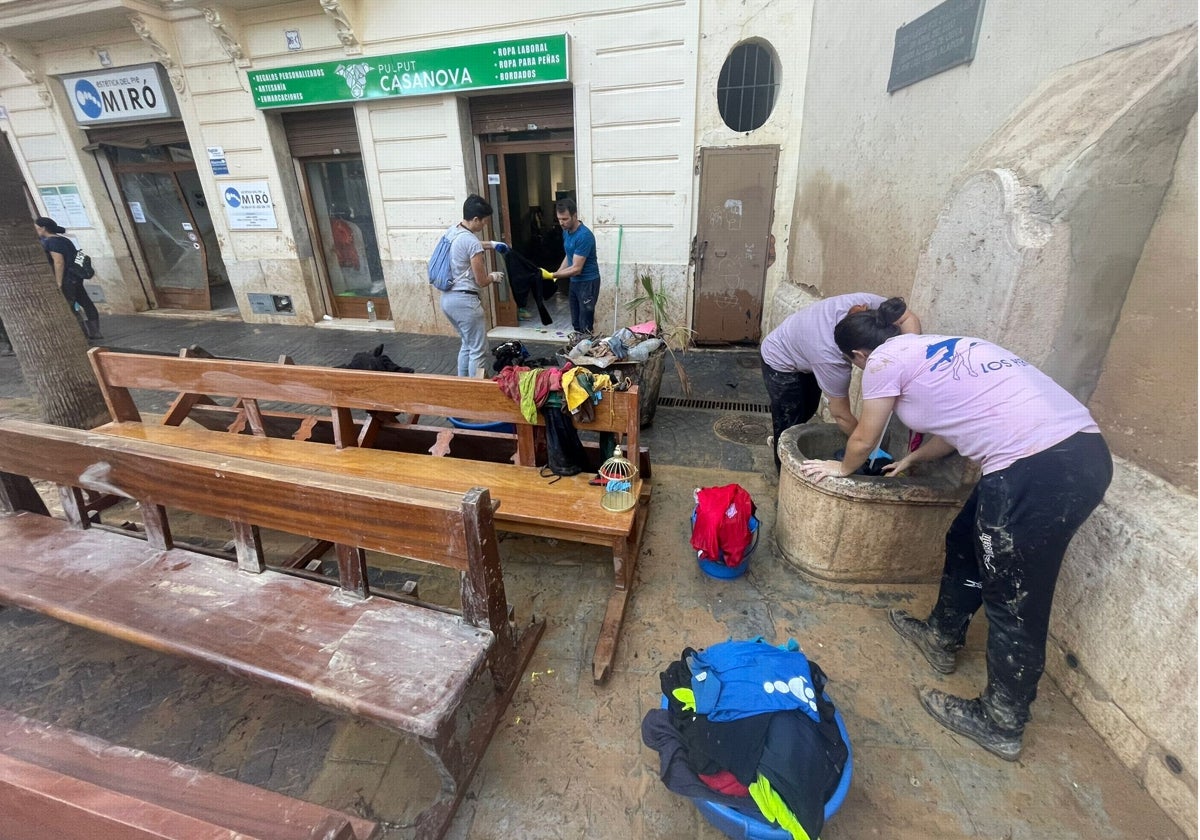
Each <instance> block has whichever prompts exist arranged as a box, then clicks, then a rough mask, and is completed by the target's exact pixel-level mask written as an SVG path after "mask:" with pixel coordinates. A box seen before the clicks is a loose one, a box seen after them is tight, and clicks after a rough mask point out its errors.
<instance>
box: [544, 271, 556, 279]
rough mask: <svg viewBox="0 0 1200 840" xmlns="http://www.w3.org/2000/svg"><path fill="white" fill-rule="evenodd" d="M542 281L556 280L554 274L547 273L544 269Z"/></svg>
mask: <svg viewBox="0 0 1200 840" xmlns="http://www.w3.org/2000/svg"><path fill="white" fill-rule="evenodd" d="M542 279H543V280H553V279H554V274H553V272H550V271H547V270H546V269H544V268H543V269H542Z"/></svg>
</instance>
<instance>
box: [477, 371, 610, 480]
mask: <svg viewBox="0 0 1200 840" xmlns="http://www.w3.org/2000/svg"><path fill="white" fill-rule="evenodd" d="M493 381H494V382H495V383H496V385H497V386H498V387H499V388H500V390H501V391H503V392H504V393H505V394H506V395H507V396H508V397H509V398H510V399H511V400H512V401H513V402H515V403H516V404H517V405H519V406H520V407H521V414H522V415H523V416H524V417H525V419H526V420H528V421H529V422H530V423H536V422H537V419H538V412H541V414H542V419H543V421H544V422H545V424H546V458H547V461H546V464H545V465H544V467H543V472H544V473H545V474H548V475H547V477H549V476H551V475H553V476H565V475H577V474H578V473H581V472H585V471H590V470H591V469H592V465H591V461H590V459H589V458H588V456H587V453H586V452H585V451H584V448H583V443H582V442H581V441H580V440H579V433H578V432H577V431H576V430H575V422H574V418H576V417H578V418H579V419H580V420H581V421H582V422H590V421H591V420H593V419H594V418H595V416H596V405H597V404H598V403H599V402H600V400H601V399H603V397H604V393H605V392H606V391H611V390H613V387H614V386H613V382H612V379H611V378H610V377H609V376H608V374H604V373H592V372H591V371H589V370H586V369H585V368H581V367H576V366H574V365H570V364H568V365H566V366H565V367H563V368H557V367H547V368H528V367H525V366H524V365H509V366H508V367H505V368H504V369H503V370H501V371H500V372H499V373H498V374H496V378H495V379H494V380H493ZM607 437H608V439H607V440H602V441H601V456H602V458H607V457H608V456H609V455H611V454H612V451H613V447H614V445H615V440H614V439H612V436H611V435H609V436H607Z"/></svg>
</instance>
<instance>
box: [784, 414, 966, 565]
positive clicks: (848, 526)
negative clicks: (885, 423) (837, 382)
mask: <svg viewBox="0 0 1200 840" xmlns="http://www.w3.org/2000/svg"><path fill="white" fill-rule="evenodd" d="M845 445H846V436H845V435H844V434H843V433H842V432H841V430H840V429H838V427H837V426H835V425H833V424H831V423H805V424H802V425H799V426H793V427H792V428H790V429H788V430H786V431H785V432H784V433H783V434H782V435H780V439H779V459H780V461H781V462H782V467H781V469H780V472H779V494H778V509H777V511H776V519H775V538H776V542H777V543H778V545H779V549H780V552H781V553H782V555H783V557H784V558H785V559H786V560H787V561H788V562H790V563H792V564H793V565H795V566H796V567H797V568H798V569H800V570H801V571H803V572H805V573H807V574H810V575H813V576H814V577H818V578H822V579H824V580H831V581H841V582H846V583H919V582H923V583H932V582H935V581H937V580H938V578H939V577H940V576H941V573H942V565H943V560H944V558H945V535H946V529H947V528H948V527H949V526H950V522H951V521H952V520H953V519H954V517H955V516H956V515H957V514H958V511H959V509H960V508H961V507H962V504H963V502H965V501H966V499H967V496H968V495H970V492H971V489H972V487H973V486H974V483H975V480H976V471H975V469H974V467H973V466H972V465H971V464H970V462H969V461H967V460H966V459H964V458H962V457H961V456H959V455H951V456H950V457H949V458H945V459H943V460H940V461H935V462H931V463H926V464H920V465H918V466H917V467H915V468H914V469H913V470H912V471H911V473H910V474H908V475H906V476H904V477H902V478H891V477H886V476H878V477H873V476H857V475H856V476H850V477H848V478H825V479H824V480H822V481H820V482H815V481H813V480H811V479H809V478H806V477H805V476H803V475H801V474H800V464H801V462H803V461H805V460H808V459H810V458H826V459H828V458H832V457H833V453H834V452H835V451H837V450H838V449H841V448H842V447H844V446H845ZM883 448H884V449H885V450H887V451H888V452H889V453H891V454H892V455H893V456H895V457H896V458H897V460H898V459H899V458H900V457H901V455H902V454H903V453H904V452H906V451H907V448H908V430H907V429H904V428H903V427H901V426H900V424H898V423H895V422H893V424H892V427H891V429H890V434H889V437H888V438H887V439H886V440H885V441H884V446H883Z"/></svg>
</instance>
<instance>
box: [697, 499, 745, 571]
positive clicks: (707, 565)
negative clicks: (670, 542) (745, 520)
mask: <svg viewBox="0 0 1200 840" xmlns="http://www.w3.org/2000/svg"><path fill="white" fill-rule="evenodd" d="M695 526H696V511H695V510H693V511H692V527H695ZM750 534H751V539H750V545H748V546H746V551H745V553H744V554H742V562H741V563H738V564H737V565H736V566H726V565H725V552H721V553H720V554H719V555H718V559H719V560H720V562H717V561H714V560H702V559H700V558H699V557H697V558H696V565H697V566H699V567H700V571H702V572H704V574H706V575H708V576H709V577H710V578H716V579H717V580H733V579H734V578H740V577H741V576H742V575H744V574H746V571H747V570H748V569H749V568H750V555H751V554H753V553H754V549H756V548H758V517H757V516H751V517H750Z"/></svg>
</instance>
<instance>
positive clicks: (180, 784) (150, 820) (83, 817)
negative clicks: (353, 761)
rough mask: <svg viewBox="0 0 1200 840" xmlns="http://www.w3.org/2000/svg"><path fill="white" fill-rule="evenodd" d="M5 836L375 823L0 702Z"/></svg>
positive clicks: (306, 836) (299, 829) (79, 836)
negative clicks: (20, 712)
mask: <svg viewBox="0 0 1200 840" xmlns="http://www.w3.org/2000/svg"><path fill="white" fill-rule="evenodd" d="M0 815H3V829H0V834H2V835H3V836H4V838H5V840H44V838H47V837H53V838H56V840H134V839H135V838H139V840H140V838H147V837H157V838H164V840H166V839H167V838H170V840H196V838H202V837H204V838H217V837H234V836H236V837H239V838H245V840H374V838H377V837H378V836H379V832H380V829H379V825H378V824H377V823H375V822H374V821H372V820H367V819H363V818H362V817H355V816H351V815H349V814H344V813H342V812H340V811H335V810H333V809H331V808H324V807H322V806H320V805H313V804H310V803H308V802H302V801H301V800H299V799H293V798H292V797H290V796H284V795H283V794H280V793H275V792H273V791H269V790H264V789H263V788H260V787H255V786H254V785H248V784H245V783H243V782H239V781H236V780H234V779H228V778H225V777H224V776H218V775H217V774H215V773H207V772H204V771H202V770H198V769H196V768H194V767H189V766H187V765H185V764H180V763H178V762H175V761H170V760H168V759H166V758H161V757H159V756H156V755H151V754H149V753H146V752H143V751H141V750H133V749H129V748H127V747H121V746H117V745H115V744H110V743H108V742H107V741H103V740H101V739H100V738H96V737H93V736H91V735H85V734H84V733H82V732H75V731H73V730H70V729H63V728H61V727H58V726H52V725H50V724H48V723H42V722H41V721H37V720H33V719H31V718H27V717H23V716H21V715H18V714H16V713H14V712H10V711H7V710H5V709H0Z"/></svg>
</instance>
